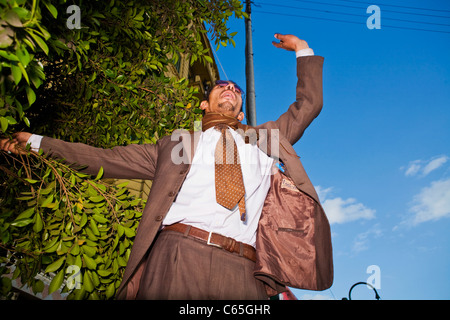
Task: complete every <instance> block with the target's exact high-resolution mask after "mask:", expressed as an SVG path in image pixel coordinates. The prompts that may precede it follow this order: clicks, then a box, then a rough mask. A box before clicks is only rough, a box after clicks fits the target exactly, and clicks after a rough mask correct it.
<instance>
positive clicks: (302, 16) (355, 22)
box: [253, 10, 450, 34]
mask: <svg viewBox="0 0 450 320" xmlns="http://www.w3.org/2000/svg"><path fill="white" fill-rule="evenodd" d="M253 12H256V13H263V14H272V15H280V16H289V17H298V18H307V19H317V20H325V21H334V22H344V23H352V24H359V25H361V24H362V23H361V22H357V21H348V20H338V19H330V18H322V17H311V16H304V15H298V14H289V13H278V12H268V11H261V10H253ZM383 27H387V28H396V29H406V30H414V31H427V32H437V33H447V34H450V31H441V30H430V29H421V28H409V27H399V26H390V25H386V24H383Z"/></svg>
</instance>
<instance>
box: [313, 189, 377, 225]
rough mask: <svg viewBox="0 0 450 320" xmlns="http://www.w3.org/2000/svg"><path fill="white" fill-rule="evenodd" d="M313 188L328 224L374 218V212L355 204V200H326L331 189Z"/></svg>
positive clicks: (358, 203)
mask: <svg viewBox="0 0 450 320" xmlns="http://www.w3.org/2000/svg"><path fill="white" fill-rule="evenodd" d="M315 188H316V191H317V193H318V195H319V198H320V200H321V202H322V206H323V209H324V210H325V213H326V215H327V217H328V220H329V222H330V224H333V223H346V222H350V221H355V220H359V219H373V218H375V210H373V209H370V208H367V207H366V206H365V205H363V204H362V203H360V202H357V201H356V199H354V198H348V199H342V198H340V197H336V198H332V199H327V197H328V196H329V194H330V193H331V190H332V188H322V187H320V186H317V187H315Z"/></svg>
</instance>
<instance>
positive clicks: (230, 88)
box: [226, 82, 236, 92]
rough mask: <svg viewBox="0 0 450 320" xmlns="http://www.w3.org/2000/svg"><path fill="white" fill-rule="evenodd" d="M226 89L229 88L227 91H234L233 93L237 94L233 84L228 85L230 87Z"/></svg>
mask: <svg viewBox="0 0 450 320" xmlns="http://www.w3.org/2000/svg"><path fill="white" fill-rule="evenodd" d="M226 88H227V90H233V91H235V92H236V88H235V87H234V84H233V83H231V82H230V83H228V85H227V86H226Z"/></svg>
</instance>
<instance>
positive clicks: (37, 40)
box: [27, 30, 48, 55]
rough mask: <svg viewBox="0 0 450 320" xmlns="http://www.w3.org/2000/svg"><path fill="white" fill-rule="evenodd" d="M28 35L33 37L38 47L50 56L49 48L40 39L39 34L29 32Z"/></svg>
mask: <svg viewBox="0 0 450 320" xmlns="http://www.w3.org/2000/svg"><path fill="white" fill-rule="evenodd" d="M27 31H28V30H27ZM28 33H29V34H30V35H31V36H32V37H33V39H34V41H36V43H37V44H38V46H39V47H40V48H41V49H42V51H44V52H45V54H47V55H48V46H47V44H46V43H45V41H44V40H43V39H42V38H41V37H39V36H38V35H37V34H34V33H33V32H32V31H31V32H30V31H28Z"/></svg>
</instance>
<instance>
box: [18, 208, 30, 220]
mask: <svg viewBox="0 0 450 320" xmlns="http://www.w3.org/2000/svg"><path fill="white" fill-rule="evenodd" d="M33 213H34V207H32V208H28V209H27V210H25V211H24V212H22V213H21V214H19V215H18V216H17V218H16V220H20V219H24V218H29V217H31V216H32V215H33Z"/></svg>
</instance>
